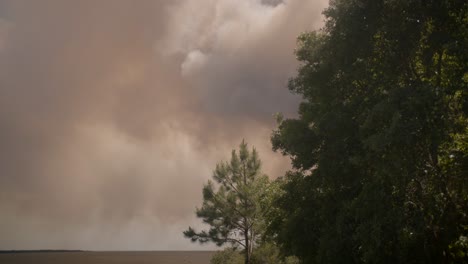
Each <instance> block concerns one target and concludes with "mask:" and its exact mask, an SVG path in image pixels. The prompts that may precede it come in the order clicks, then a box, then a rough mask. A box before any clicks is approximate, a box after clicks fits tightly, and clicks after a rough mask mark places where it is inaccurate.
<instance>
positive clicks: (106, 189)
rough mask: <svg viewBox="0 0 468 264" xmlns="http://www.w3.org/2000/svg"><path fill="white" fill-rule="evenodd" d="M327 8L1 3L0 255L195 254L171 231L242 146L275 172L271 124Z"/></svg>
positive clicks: (287, 100) (190, 214)
mask: <svg viewBox="0 0 468 264" xmlns="http://www.w3.org/2000/svg"><path fill="white" fill-rule="evenodd" d="M326 4H327V1H325V0H320V1H314V0H289V1H273V0H269V1H266V0H242V1H239V0H203V1H200V0H177V1H171V0H158V1H145V0H139V1H126V0H105V1H94V0H80V1H72V0H56V1H49V0H41V1H27V0H11V1H2V0H0V146H1V148H2V150H1V151H0V234H1V235H0V249H24V248H27V249H37V248H76V249H96V250H99V249H108V250H110V249H112V250H116V249H122V250H125V249H139V250H144V249H148V250H149V249H198V248H200V247H199V246H198V245H194V244H191V243H190V242H189V241H188V240H186V239H184V238H183V237H182V235H181V232H182V231H183V230H184V229H185V228H186V227H187V226H188V225H194V224H195V225H196V223H199V221H198V220H197V219H195V217H194V208H195V206H198V205H199V204H200V202H201V188H202V185H203V183H204V182H206V180H207V179H209V178H210V177H211V171H212V169H213V168H214V166H215V164H216V163H217V162H218V161H220V160H225V159H228V158H229V153H230V150H231V149H232V148H234V147H236V146H237V145H238V144H239V142H240V141H241V140H242V138H245V139H246V140H247V141H248V142H249V143H250V144H251V145H254V146H256V147H257V149H258V150H259V152H260V155H261V158H262V159H263V162H264V170H265V172H266V173H267V174H269V175H270V176H271V177H272V178H274V177H277V176H279V175H281V174H282V173H283V172H284V171H285V170H286V169H287V168H288V166H289V161H288V160H287V159H285V158H283V157H281V156H280V155H279V154H275V153H272V152H271V150H270V149H271V147H270V143H269V135H270V133H271V130H272V129H273V128H274V125H275V124H274V119H273V117H272V116H273V114H274V113H276V112H284V113H286V114H294V112H295V109H296V108H297V102H298V98H296V97H294V96H293V95H291V94H289V92H288V90H287V89H286V82H287V79H288V77H291V76H293V75H294V72H295V69H296V67H297V64H296V61H295V59H294V56H293V50H294V47H295V39H296V36H297V35H298V34H299V33H300V32H303V31H306V30H311V29H315V28H318V27H319V26H320V24H321V22H322V17H321V15H320V14H321V11H322V10H323V8H324V7H325V6H326ZM207 248H209V247H204V248H203V249H207Z"/></svg>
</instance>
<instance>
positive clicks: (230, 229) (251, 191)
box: [184, 140, 268, 264]
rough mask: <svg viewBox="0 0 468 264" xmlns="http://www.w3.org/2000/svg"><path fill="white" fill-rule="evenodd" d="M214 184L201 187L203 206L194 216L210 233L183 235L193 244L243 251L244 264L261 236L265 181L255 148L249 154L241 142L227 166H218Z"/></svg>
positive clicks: (245, 144)
mask: <svg viewBox="0 0 468 264" xmlns="http://www.w3.org/2000/svg"><path fill="white" fill-rule="evenodd" d="M213 179H214V182H213V181H208V183H207V184H206V185H205V186H204V187H203V205H202V207H201V208H197V209H196V215H197V217H199V218H202V219H203V222H204V223H205V224H208V225H209V226H210V228H209V230H203V231H201V232H197V231H195V230H194V229H193V228H192V227H189V229H188V230H186V231H185V232H184V235H185V237H187V238H190V239H191V240H192V241H193V242H196V241H198V242H200V243H206V242H213V243H215V244H216V245H218V246H222V245H224V244H225V243H229V244H231V245H232V246H234V247H235V248H238V247H240V248H242V249H243V250H244V254H245V263H246V264H248V263H251V261H250V259H251V256H252V251H253V249H254V246H255V243H256V241H257V240H258V239H259V237H260V235H261V233H262V232H261V227H262V225H263V224H262V213H261V203H260V201H261V198H262V196H263V195H264V193H265V189H266V188H265V187H266V186H267V184H268V177H267V176H266V175H264V174H262V172H261V161H260V159H259V157H258V153H257V151H256V150H255V148H253V149H252V151H250V152H249V150H248V148H247V143H245V141H244V140H243V141H242V143H241V144H240V146H239V152H238V153H237V152H236V151H235V150H233V151H232V154H231V160H230V162H221V163H218V164H217V165H216V169H215V170H214V172H213Z"/></svg>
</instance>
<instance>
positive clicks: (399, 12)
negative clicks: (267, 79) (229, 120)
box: [268, 0, 468, 263]
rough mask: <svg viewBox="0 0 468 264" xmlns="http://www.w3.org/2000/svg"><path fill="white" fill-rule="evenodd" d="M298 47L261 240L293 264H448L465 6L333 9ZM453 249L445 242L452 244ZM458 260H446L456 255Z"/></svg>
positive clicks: (466, 110) (461, 203) (466, 151)
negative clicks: (290, 111) (284, 170)
mask: <svg viewBox="0 0 468 264" xmlns="http://www.w3.org/2000/svg"><path fill="white" fill-rule="evenodd" d="M324 14H325V16H326V25H325V27H324V29H323V30H322V31H319V32H311V33H305V34H303V35H301V36H300V37H299V39H298V48H297V50H296V55H297V58H298V60H299V61H300V62H301V66H300V67H299V70H298V74H297V76H296V77H295V78H293V79H291V80H290V83H289V88H290V90H291V91H292V92H294V93H297V94H300V95H302V96H303V99H304V100H303V102H302V103H301V105H300V107H299V117H298V118H296V119H284V118H278V121H279V126H278V129H277V130H276V131H274V132H273V134H272V144H273V149H274V150H278V151H281V152H282V153H283V154H285V155H289V156H290V157H291V160H292V163H293V166H294V168H295V171H292V172H290V173H288V174H287V175H286V176H285V177H284V178H282V179H279V180H278V181H277V183H276V184H277V186H280V187H278V188H279V190H280V191H278V192H277V195H276V196H275V197H273V198H272V199H273V200H274V207H275V208H273V209H272V210H270V211H269V213H268V220H269V221H268V234H269V236H270V237H272V238H274V239H275V240H276V241H277V242H278V243H280V244H281V245H282V248H283V249H284V250H285V251H286V253H288V254H292V255H297V256H299V257H300V258H301V259H302V260H303V261H304V262H305V263H449V262H450V261H455V260H453V258H452V257H451V254H455V255H457V254H459V253H457V252H460V250H459V248H462V249H463V245H464V244H463V243H464V242H463V241H464V240H463V239H462V238H463V237H465V236H466V233H465V231H464V228H463V226H467V225H468V214H467V212H468V177H467V175H468V77H467V76H468V72H467V68H468V67H467V66H468V53H467V52H466V51H467V50H468V2H466V1H464V0H463V1H462V0H452V1H449V0H428V1H420V0H408V1H402V0H392V1H384V0H335V1H331V2H330V7H329V8H328V9H326V10H325V12H324ZM454 241H455V242H454ZM457 256H458V255H457Z"/></svg>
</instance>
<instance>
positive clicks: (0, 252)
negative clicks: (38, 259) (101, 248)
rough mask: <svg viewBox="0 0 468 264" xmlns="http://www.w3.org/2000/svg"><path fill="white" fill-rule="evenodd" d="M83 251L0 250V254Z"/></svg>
mask: <svg viewBox="0 0 468 264" xmlns="http://www.w3.org/2000/svg"><path fill="white" fill-rule="evenodd" d="M84 251H85V250H66V249H39V250H0V254H13V253H51V252H84Z"/></svg>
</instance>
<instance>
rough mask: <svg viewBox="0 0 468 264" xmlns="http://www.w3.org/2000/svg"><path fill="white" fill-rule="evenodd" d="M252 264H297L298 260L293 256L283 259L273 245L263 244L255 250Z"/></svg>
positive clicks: (269, 243)
mask: <svg viewBox="0 0 468 264" xmlns="http://www.w3.org/2000/svg"><path fill="white" fill-rule="evenodd" d="M252 264H299V260H298V259H297V258H296V257H293V256H290V257H286V258H283V257H282V254H281V252H280V249H279V248H278V247H277V246H276V245H275V244H274V243H271V242H264V243H262V244H261V245H260V246H259V247H258V248H256V249H255V251H254V254H253V255H252Z"/></svg>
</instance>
